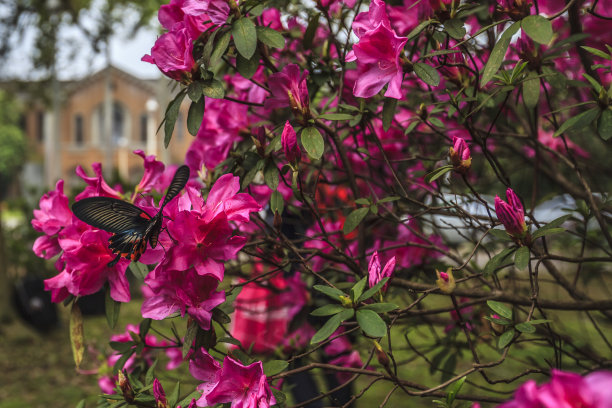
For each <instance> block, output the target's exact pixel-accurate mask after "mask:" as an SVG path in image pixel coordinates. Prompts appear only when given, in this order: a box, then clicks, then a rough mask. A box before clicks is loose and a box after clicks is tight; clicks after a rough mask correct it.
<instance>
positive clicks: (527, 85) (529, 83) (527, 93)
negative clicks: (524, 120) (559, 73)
mask: <svg viewBox="0 0 612 408" xmlns="http://www.w3.org/2000/svg"><path fill="white" fill-rule="evenodd" d="M539 99H540V78H538V74H537V73H536V72H530V73H529V75H527V79H525V81H523V101H525V105H526V106H527V107H528V108H529V109H533V108H534V107H535V106H536V105H537V104H538V101H539Z"/></svg>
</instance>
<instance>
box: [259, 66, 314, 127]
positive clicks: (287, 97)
mask: <svg viewBox="0 0 612 408" xmlns="http://www.w3.org/2000/svg"><path fill="white" fill-rule="evenodd" d="M306 77H308V70H304V72H302V74H301V75H300V67H298V66H297V65H296V64H290V65H287V66H286V67H285V68H283V70H282V71H281V72H276V73H274V74H272V75H270V78H269V79H268V86H269V87H270V92H272V97H270V98H268V99H266V101H265V102H264V107H265V108H266V109H275V108H284V107H287V106H289V107H290V108H291V110H292V111H293V113H294V114H295V115H296V116H300V117H309V116H310V106H309V99H308V88H307V86H306Z"/></svg>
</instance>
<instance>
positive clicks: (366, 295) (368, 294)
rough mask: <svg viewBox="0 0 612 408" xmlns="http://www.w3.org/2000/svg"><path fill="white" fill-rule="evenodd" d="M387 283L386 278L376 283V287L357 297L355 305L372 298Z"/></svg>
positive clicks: (387, 279) (387, 278)
mask: <svg viewBox="0 0 612 408" xmlns="http://www.w3.org/2000/svg"><path fill="white" fill-rule="evenodd" d="M388 281H389V277H388V276H387V277H386V278H382V279H381V280H380V282H378V283H377V284H376V285H374V286H372V287H371V288H370V289H368V290H366V291H365V292H363V294H362V295H361V296H359V299H358V300H357V303H359V302H363V301H364V300H366V299H369V298H371V297H372V296H374V295H375V294H376V293H377V292H378V291H379V290H381V289H382V287H383V286H385V283H387V282H388Z"/></svg>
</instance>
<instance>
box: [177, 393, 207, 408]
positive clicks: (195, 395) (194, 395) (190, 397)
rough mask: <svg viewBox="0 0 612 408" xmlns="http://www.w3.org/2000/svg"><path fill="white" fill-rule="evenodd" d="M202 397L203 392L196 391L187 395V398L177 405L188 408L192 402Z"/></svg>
mask: <svg viewBox="0 0 612 408" xmlns="http://www.w3.org/2000/svg"><path fill="white" fill-rule="evenodd" d="M201 396H202V391H197V390H196V391H194V392H192V393H191V394H189V395H187V396H186V397H185V398H183V399H182V400H181V401H180V402H179V403H178V404H177V405H180V406H181V407H187V406H188V405H189V404H190V403H191V400H193V399H195V400H196V401H197V400H198V399H199V398H200V397H201Z"/></svg>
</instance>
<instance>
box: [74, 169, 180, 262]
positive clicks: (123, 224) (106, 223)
mask: <svg viewBox="0 0 612 408" xmlns="http://www.w3.org/2000/svg"><path fill="white" fill-rule="evenodd" d="M187 180H189V167H187V166H181V167H179V168H178V169H177V170H176V173H174V177H173V178H172V182H171V183H170V186H169V187H168V191H167V192H166V197H164V201H163V202H162V205H161V206H160V207H159V211H158V212H157V214H155V216H151V215H150V214H148V213H147V212H146V211H144V210H142V209H140V208H138V207H136V206H135V205H133V204H130V203H128V202H125V201H122V200H118V199H116V198H111V197H88V198H84V199H82V200H79V201H77V202H75V203H74V204H73V205H72V212H73V213H74V215H76V216H77V218H79V219H80V220H81V221H83V222H85V223H87V224H89V225H91V226H92V227H95V228H98V229H101V230H104V231H108V232H110V233H112V234H113V235H112V236H111V237H110V238H109V240H108V242H109V245H108V247H109V248H110V249H111V250H112V251H113V253H115V254H117V257H116V258H115V259H113V260H112V261H111V262H109V263H108V266H114V265H115V264H116V263H117V262H119V259H121V257H124V258H126V259H129V260H131V261H138V259H140V256H141V255H142V254H143V252H144V251H145V249H146V248H147V242H149V243H150V244H151V248H155V247H156V246H157V241H158V238H159V233H160V232H161V227H162V219H163V215H162V212H163V210H164V207H165V206H166V204H168V203H169V202H170V201H171V200H172V199H173V198H174V197H176V195H177V194H178V193H180V192H181V190H182V189H183V187H185V184H187Z"/></svg>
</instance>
